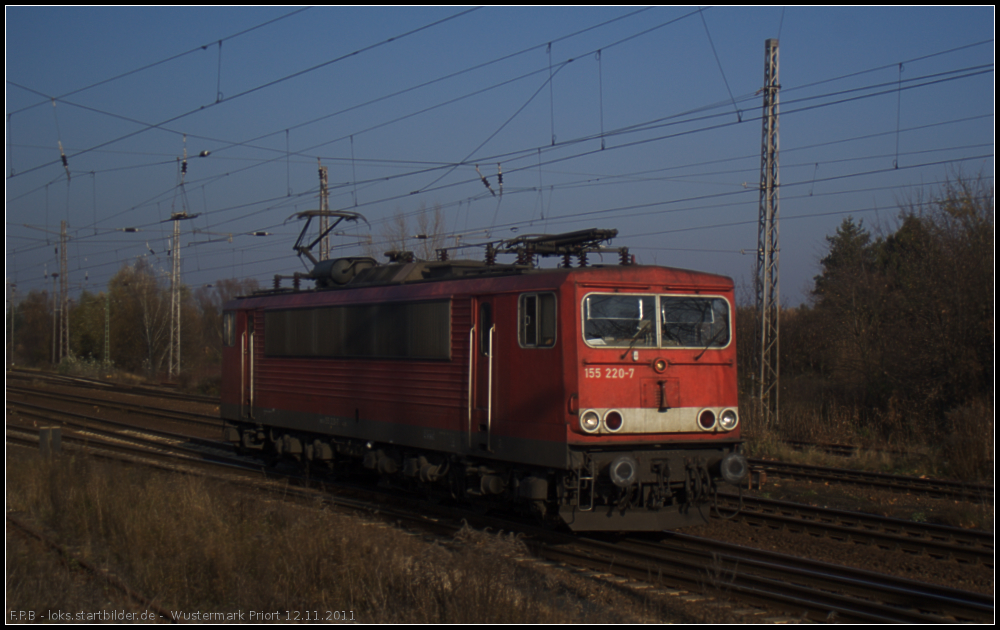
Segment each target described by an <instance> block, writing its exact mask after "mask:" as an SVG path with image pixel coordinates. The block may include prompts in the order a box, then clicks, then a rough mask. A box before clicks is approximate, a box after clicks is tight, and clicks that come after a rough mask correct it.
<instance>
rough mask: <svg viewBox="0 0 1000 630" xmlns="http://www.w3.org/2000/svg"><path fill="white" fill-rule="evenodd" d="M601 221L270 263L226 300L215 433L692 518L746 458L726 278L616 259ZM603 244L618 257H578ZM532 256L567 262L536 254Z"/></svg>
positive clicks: (610, 514) (396, 475) (399, 475)
mask: <svg viewBox="0 0 1000 630" xmlns="http://www.w3.org/2000/svg"><path fill="white" fill-rule="evenodd" d="M337 216H338V217H341V218H345V217H346V218H351V217H350V216H349V214H348V213H339V214H337ZM307 227H308V224H307ZM331 229H332V228H331ZM303 234H305V230H303ZM615 234H616V232H615V231H604V230H587V231H583V232H576V233H572V234H566V235H560V236H543V237H532V238H519V239H515V240H513V241H508V242H506V243H504V244H502V245H501V246H500V247H498V248H494V247H492V246H487V256H486V261H485V262H478V261H458V260H455V261H449V260H438V261H432V262H419V261H413V260H412V259H411V257H408V256H406V255H402V256H397V257H396V259H395V261H394V262H391V263H389V264H384V265H380V264H377V263H376V262H375V261H374V260H373V259H371V258H343V259H338V260H329V261H319V262H317V263H316V265H315V267H314V269H313V271H312V272H311V273H310V274H308V276H306V277H308V278H310V279H312V280H314V281H315V282H316V288H315V289H311V290H298V289H280V288H277V285H278V279H276V288H275V289H274V290H271V291H266V292H260V293H257V294H254V295H251V296H247V297H243V298H239V299H237V300H234V301H232V302H230V303H228V304H227V305H226V306H225V314H224V322H225V334H224V337H225V343H224V350H223V385H222V406H221V412H222V417H223V419H224V420H225V421H226V423H227V429H226V435H227V437H228V439H230V440H231V441H232V442H233V443H234V444H235V445H237V446H238V447H239V448H240V449H242V450H244V451H258V452H261V453H262V454H265V455H270V456H291V457H294V458H295V459H298V460H300V461H303V462H309V463H310V464H311V465H327V466H330V467H331V468H334V469H336V468H337V467H339V466H351V465H356V466H359V467H360V466H364V467H366V468H368V469H371V470H374V471H377V472H378V473H380V474H381V475H385V476H387V477H389V478H392V479H395V480H398V481H399V482H401V483H412V484H420V485H423V486H425V487H427V488H428V489H434V488H437V489H440V490H444V491H446V492H448V493H450V494H451V495H453V496H457V497H480V500H482V498H483V497H487V498H491V499H493V500H496V501H500V502H503V503H505V504H509V505H511V506H515V507H522V508H526V509H528V510H531V511H532V512H534V513H536V514H539V515H541V516H544V517H546V518H549V519H557V520H559V521H562V522H564V523H565V524H566V525H568V526H569V527H570V528H571V529H574V530H619V531H626V530H660V529H664V528H674V527H679V526H683V525H687V524H692V523H696V522H701V520H702V518H703V517H704V516H707V507H708V504H709V503H710V502H711V500H712V496H713V494H714V491H715V489H716V487H717V485H718V484H719V483H720V482H721V481H726V482H729V483H732V484H738V483H740V482H741V481H742V479H743V478H744V477H745V476H746V474H747V470H748V466H747V462H746V459H745V458H744V457H743V456H742V455H740V454H739V446H740V444H741V440H740V428H739V415H738V411H737V389H736V344H735V339H734V330H735V326H734V323H733V314H734V310H735V308H734V301H733V283H732V280H730V279H729V278H725V277H722V276H718V275H712V274H706V273H698V272H694V271H687V270H681V269H670V268H663V267H651V266H641V265H635V264H632V262H631V260H630V258H629V256H628V253H627V250H609V249H608V248H606V247H601V243H602V242H604V241H606V240H609V239H610V237H612V236H614V235H615ZM301 241H302V238H301V237H300V243H301ZM296 249H297V250H298V251H300V253H306V254H308V248H303V247H300V246H299V245H298V244H297V245H296ZM610 251H614V252H615V253H617V254H618V255H619V256H620V259H621V261H622V264H619V265H608V266H603V265H599V266H593V265H588V264H587V255H588V254H592V253H594V252H602V253H606V252H610ZM500 254H515V255H517V256H518V262H517V263H515V264H498V263H497V262H496V257H497V256H498V255H500ZM546 255H556V256H561V257H562V258H563V266H562V267H559V268H547V269H542V268H538V267H536V266H535V265H534V264H533V262H534V261H535V260H536V259H537V258H538V257H539V256H546ZM443 257H444V256H442V258H443ZM310 258H311V256H310ZM314 262H315V261H314ZM574 262H575V263H576V266H574V265H573V263H574ZM299 280H300V277H296V284H298V282H299ZM703 508H704V509H703Z"/></svg>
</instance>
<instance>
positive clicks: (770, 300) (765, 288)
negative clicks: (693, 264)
mask: <svg viewBox="0 0 1000 630" xmlns="http://www.w3.org/2000/svg"><path fill="white" fill-rule="evenodd" d="M780 87H781V86H780V83H779V81H778V40H777V39H768V40H766V41H765V42H764V87H763V90H762V91H763V94H764V111H763V116H762V120H763V131H762V136H761V161H760V218H759V221H758V225H757V276H756V279H755V282H754V288H755V290H756V294H757V316H758V318H759V324H760V328H759V330H758V342H759V345H760V347H759V350H760V354H759V361H760V365H759V366H758V368H759V369H758V370H757V373H756V375H755V376H756V377H757V378H758V379H759V382H758V392H757V393H758V394H759V405H760V408H759V411H760V418H761V421H762V423H763V425H764V427H766V428H769V427H773V426H775V425H776V424H777V422H778V375H779V365H778V363H779V359H778V349H779V346H778V329H779V326H778V324H779V312H780V306H781V305H780V302H779V292H778V253H779V251H780V249H779V247H778V190H779V182H778V90H779V89H780Z"/></svg>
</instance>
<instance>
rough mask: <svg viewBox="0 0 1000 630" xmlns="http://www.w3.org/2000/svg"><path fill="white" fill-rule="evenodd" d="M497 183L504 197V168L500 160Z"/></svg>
mask: <svg viewBox="0 0 1000 630" xmlns="http://www.w3.org/2000/svg"><path fill="white" fill-rule="evenodd" d="M497 184H498V185H499V187H500V196H501V197H503V169H502V168H501V167H500V163H499V162H497Z"/></svg>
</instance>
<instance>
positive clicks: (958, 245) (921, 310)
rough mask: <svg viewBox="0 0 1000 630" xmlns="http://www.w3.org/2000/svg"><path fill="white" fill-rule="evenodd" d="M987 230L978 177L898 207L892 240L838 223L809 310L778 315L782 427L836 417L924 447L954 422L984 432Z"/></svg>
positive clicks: (990, 295)
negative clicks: (785, 420) (794, 420)
mask: <svg viewBox="0 0 1000 630" xmlns="http://www.w3.org/2000/svg"><path fill="white" fill-rule="evenodd" d="M993 221H994V218H993V188H992V186H991V185H988V184H987V183H986V182H985V181H984V179H983V178H982V177H980V178H978V179H966V178H957V179H954V180H952V181H950V182H948V183H946V184H945V185H944V186H943V187H942V188H941V189H940V191H938V192H937V193H932V194H929V195H927V196H924V197H920V196H918V197H915V198H912V199H909V200H906V201H904V202H903V203H901V204H900V214H899V219H898V222H897V224H896V227H895V229H894V230H892V231H891V232H890V231H887V230H871V229H869V227H868V226H866V225H865V224H864V222H863V221H855V220H854V219H853V218H848V219H845V220H844V222H843V223H842V224H841V225H840V227H839V228H838V229H837V232H836V234H834V235H832V236H828V237H827V239H826V240H827V243H828V246H829V247H828V252H827V255H826V257H824V258H823V259H822V261H821V273H820V274H819V275H818V276H816V277H815V278H814V281H815V284H814V287H813V290H812V295H811V298H812V299H811V304H810V305H807V306H802V307H800V308H796V309H785V310H783V311H782V314H781V383H782V387H781V400H782V402H783V405H782V415H783V417H784V416H785V415H795V414H798V413H800V411H801V410H802V409H803V408H806V407H813V408H819V410H820V417H823V414H828V413H829V412H830V410H831V409H833V408H837V409H839V410H840V411H841V412H843V411H844V410H847V413H848V414H849V415H851V416H853V418H854V420H855V424H856V428H858V429H859V430H861V431H862V432H867V433H868V434H872V433H876V432H878V433H881V434H882V435H883V436H885V437H889V434H892V435H893V436H894V437H900V435H901V434H900V431H902V432H903V433H905V434H909V435H910V436H911V437H916V438H919V439H921V440H923V441H927V440H936V439H939V438H941V437H943V436H947V435H951V434H954V432H955V431H956V430H960V427H956V423H958V422H975V424H976V426H977V427H979V428H980V429H986V430H989V429H990V428H991V427H992V414H991V409H992V398H993V383H994V368H993V354H994V328H993V315H994V306H993V300H994V284H993V279H994V273H993V270H994V267H993V265H994V255H993V248H994V225H993ZM751 318H752V315H751ZM745 341H747V342H750V341H752V339H751V340H745ZM752 355H753V352H752V351H749V350H744V351H743V352H741V357H745V359H746V360H747V361H749V360H751V359H752ZM786 410H787V413H786ZM986 414H989V415H990V417H989V418H984V419H980V416H983V415H986ZM991 437H992V431H991V430H989V432H987V433H986V434H985V435H980V436H979V438H980V439H985V440H990V439H991Z"/></svg>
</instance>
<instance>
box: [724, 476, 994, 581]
mask: <svg viewBox="0 0 1000 630" xmlns="http://www.w3.org/2000/svg"><path fill="white" fill-rule="evenodd" d="M719 502H720V507H722V508H723V509H725V510H727V511H735V510H737V509H739V508H740V507H741V504H742V509H741V511H740V514H739V515H738V516H737V517H736V518H738V519H740V520H743V521H746V522H748V523H750V524H754V525H758V526H763V527H769V528H772V529H781V530H786V531H790V532H798V533H805V534H808V535H810V536H817V537H824V538H829V539H834V540H840V541H843V542H846V543H851V544H863V545H872V546H876V547H879V548H881V549H887V550H892V551H899V552H901V553H907V554H911V555H917V556H925V557H929V558H934V559H939V560H954V561H958V562H965V563H970V564H982V565H984V566H986V567H989V568H992V567H993V566H994V563H993V557H994V536H993V533H992V532H987V531H983V530H972V529H964V528H961V527H949V526H946V525H935V524H932V523H916V522H913V521H904V520H902V519H894V518H888V517H882V516H876V515H874V514H864V513H861V512H848V511H845V510H833V509H829V508H820V507H815V506H811V505H805V504H802V503H791V502H789V501H777V500H774V499H763V498H757V497H747V496H744V497H742V498H741V497H737V496H735V495H730V494H720V495H719Z"/></svg>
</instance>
